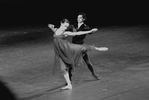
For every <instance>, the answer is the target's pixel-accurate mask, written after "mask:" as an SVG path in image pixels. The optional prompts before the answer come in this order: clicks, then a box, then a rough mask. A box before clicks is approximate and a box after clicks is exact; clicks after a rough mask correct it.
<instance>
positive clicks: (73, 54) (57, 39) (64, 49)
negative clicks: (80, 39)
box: [53, 34, 95, 72]
mask: <svg viewBox="0 0 149 100" xmlns="http://www.w3.org/2000/svg"><path fill="white" fill-rule="evenodd" d="M53 37H54V51H55V61H54V63H55V64H54V69H55V68H56V67H57V66H56V64H57V61H59V60H61V61H62V62H63V63H64V64H65V65H66V66H61V70H63V69H65V70H67V69H68V68H69V67H72V69H74V68H75V67H76V66H77V65H78V63H79V62H80V61H81V59H82V56H83V54H84V53H86V52H87V51H90V50H95V46H90V45H78V44H73V43H70V42H68V41H67V40H66V37H65V35H63V34H61V35H55V34H54V36H53ZM62 67H64V68H62ZM65 67H66V68H65ZM53 71H54V70H53ZM54 72H55V71H54Z"/></svg>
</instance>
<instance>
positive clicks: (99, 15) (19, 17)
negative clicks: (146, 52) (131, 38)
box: [0, 0, 149, 28]
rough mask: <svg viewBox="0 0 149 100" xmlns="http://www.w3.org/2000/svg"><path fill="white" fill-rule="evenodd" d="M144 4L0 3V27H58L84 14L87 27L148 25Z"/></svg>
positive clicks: (75, 0) (82, 0) (76, 0)
mask: <svg viewBox="0 0 149 100" xmlns="http://www.w3.org/2000/svg"><path fill="white" fill-rule="evenodd" d="M148 8H149V7H148V3H147V2H146V1H143V0H1V1H0V27H1V28H9V27H16V26H46V25H47V24H48V23H53V24H56V25H59V22H60V20H62V19H63V18H67V19H69V20H70V22H71V23H75V22H76V17H77V14H78V13H79V12H85V13H86V14H87V18H88V19H87V22H86V23H87V24H89V25H90V26H111V25H112V26H113V25H140V24H141V25H142V24H148V22H149V21H148V18H149V15H148Z"/></svg>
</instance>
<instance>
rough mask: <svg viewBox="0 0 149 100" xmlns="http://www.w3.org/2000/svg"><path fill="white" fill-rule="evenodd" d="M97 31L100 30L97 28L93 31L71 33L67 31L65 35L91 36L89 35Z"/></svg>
mask: <svg viewBox="0 0 149 100" xmlns="http://www.w3.org/2000/svg"><path fill="white" fill-rule="evenodd" d="M96 31H98V29H97V28H93V29H92V30H89V31H79V32H69V31H66V32H64V33H63V34H64V35H70V36H75V35H83V34H89V33H92V32H96Z"/></svg>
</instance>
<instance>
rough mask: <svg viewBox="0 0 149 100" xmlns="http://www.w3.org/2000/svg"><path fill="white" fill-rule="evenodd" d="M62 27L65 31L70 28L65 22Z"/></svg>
mask: <svg viewBox="0 0 149 100" xmlns="http://www.w3.org/2000/svg"><path fill="white" fill-rule="evenodd" d="M61 25H62V28H63V30H66V29H67V28H68V26H69V23H66V22H64V23H62V24H61Z"/></svg>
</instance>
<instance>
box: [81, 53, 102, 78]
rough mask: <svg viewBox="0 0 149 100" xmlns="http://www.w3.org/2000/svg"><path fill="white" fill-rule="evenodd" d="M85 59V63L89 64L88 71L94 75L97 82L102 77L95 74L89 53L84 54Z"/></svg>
mask: <svg viewBox="0 0 149 100" xmlns="http://www.w3.org/2000/svg"><path fill="white" fill-rule="evenodd" d="M83 59H84V61H85V63H86V64H87V67H88V69H89V70H90V71H91V73H92V75H93V76H94V77H95V78H96V79H97V80H99V79H100V77H99V76H98V75H96V74H95V72H94V69H93V67H92V63H91V62H90V60H89V57H88V55H87V53H85V54H84V56H83Z"/></svg>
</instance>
